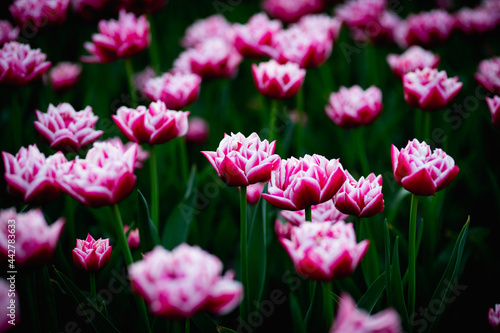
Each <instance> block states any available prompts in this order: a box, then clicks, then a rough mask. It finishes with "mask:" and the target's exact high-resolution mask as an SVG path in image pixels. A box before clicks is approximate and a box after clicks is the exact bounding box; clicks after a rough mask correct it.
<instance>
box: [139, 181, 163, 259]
mask: <svg viewBox="0 0 500 333" xmlns="http://www.w3.org/2000/svg"><path fill="white" fill-rule="evenodd" d="M137 206H138V209H137V227H138V228H139V237H140V239H141V252H142V253H146V252H149V251H151V250H152V249H153V248H154V247H155V246H156V245H158V244H159V243H160V237H159V236H158V230H156V227H155V225H154V223H153V221H152V220H151V218H150V216H149V207H148V203H147V201H146V198H144V195H143V194H142V192H141V191H140V190H137Z"/></svg>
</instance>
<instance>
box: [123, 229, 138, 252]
mask: <svg viewBox="0 0 500 333" xmlns="http://www.w3.org/2000/svg"><path fill="white" fill-rule="evenodd" d="M129 229H130V227H129V226H128V225H125V226H124V227H123V232H124V233H125V234H127V232H128V230H129ZM127 243H128V247H129V248H130V249H131V250H135V249H138V248H139V247H140V246H141V239H140V238H139V229H137V228H135V229H133V230H131V231H130V232H129V233H128V236H127Z"/></svg>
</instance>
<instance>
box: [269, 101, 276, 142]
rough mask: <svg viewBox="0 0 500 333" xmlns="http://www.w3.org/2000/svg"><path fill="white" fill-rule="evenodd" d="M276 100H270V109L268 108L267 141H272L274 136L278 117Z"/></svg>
mask: <svg viewBox="0 0 500 333" xmlns="http://www.w3.org/2000/svg"><path fill="white" fill-rule="evenodd" d="M277 114H278V100H277V99H274V98H273V99H272V100H271V109H270V110H269V136H268V138H269V142H272V141H274V139H275V138H276V121H277V119H278V117H277Z"/></svg>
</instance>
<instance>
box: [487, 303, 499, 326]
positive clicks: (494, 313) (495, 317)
mask: <svg viewBox="0 0 500 333" xmlns="http://www.w3.org/2000/svg"><path fill="white" fill-rule="evenodd" d="M488 321H489V322H490V325H491V327H493V330H494V331H495V332H496V331H498V329H499V328H500V304H495V308H490V309H489V310H488Z"/></svg>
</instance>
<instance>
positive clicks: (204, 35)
mask: <svg viewBox="0 0 500 333" xmlns="http://www.w3.org/2000/svg"><path fill="white" fill-rule="evenodd" d="M214 37H216V38H222V39H224V40H226V41H228V42H229V43H233V40H234V31H233V26H232V25H231V23H229V22H228V21H227V20H226V19H225V18H224V16H223V15H220V14H216V15H212V16H209V17H206V18H204V19H198V20H196V21H195V22H194V23H193V24H191V25H190V26H189V27H188V28H187V29H186V31H185V32H184V36H183V37H182V39H181V46H182V47H184V48H186V49H187V48H192V47H195V46H196V45H198V44H200V43H202V42H204V41H205V40H207V39H210V38H214Z"/></svg>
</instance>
